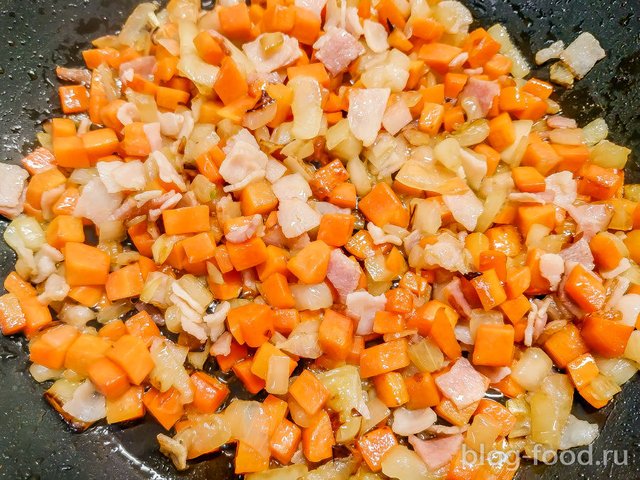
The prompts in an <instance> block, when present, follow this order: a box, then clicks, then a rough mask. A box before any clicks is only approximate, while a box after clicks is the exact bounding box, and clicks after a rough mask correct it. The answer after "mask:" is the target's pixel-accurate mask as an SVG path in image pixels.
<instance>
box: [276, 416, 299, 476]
mask: <svg viewBox="0 0 640 480" xmlns="http://www.w3.org/2000/svg"><path fill="white" fill-rule="evenodd" d="M301 439H302V431H301V430H300V428H299V427H298V426H297V425H296V424H294V423H293V422H290V421H289V420H287V419H286V418H284V419H282V421H281V422H280V424H279V425H278V426H277V427H276V429H275V431H274V432H273V434H272V435H271V438H270V440H269V448H270V451H271V456H272V457H273V458H275V459H276V460H277V461H278V462H280V463H281V464H282V465H287V464H288V463H290V462H291V458H292V457H293V454H294V453H295V452H296V450H297V448H298V445H300V441H301Z"/></svg>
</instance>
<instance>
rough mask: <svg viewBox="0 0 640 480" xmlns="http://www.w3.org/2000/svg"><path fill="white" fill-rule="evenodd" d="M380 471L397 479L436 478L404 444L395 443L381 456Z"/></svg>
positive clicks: (419, 479) (422, 479)
mask: <svg viewBox="0 0 640 480" xmlns="http://www.w3.org/2000/svg"><path fill="white" fill-rule="evenodd" d="M382 473H384V474H385V475H386V476H387V477H389V478H397V479H399V480H431V479H434V478H436V477H435V476H433V474H432V473H431V472H430V471H429V470H428V469H427V466H426V465H425V464H424V462H423V461H422V459H421V458H420V456H419V455H418V454H417V453H416V452H414V451H413V450H409V449H408V448H407V447H405V446H404V445H396V446H394V447H392V448H391V449H389V450H388V451H387V452H386V453H385V454H384V456H383V457H382Z"/></svg>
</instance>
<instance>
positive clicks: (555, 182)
mask: <svg viewBox="0 0 640 480" xmlns="http://www.w3.org/2000/svg"><path fill="white" fill-rule="evenodd" d="M545 184H546V191H545V193H546V192H553V193H554V198H553V203H554V204H555V205H557V206H558V207H560V208H564V209H565V210H569V209H571V207H572V206H573V202H575V200H576V197H577V196H578V184H577V183H576V181H575V180H574V178H573V174H572V173H571V172H568V171H562V172H558V173H554V174H553V175H549V176H548V177H547V178H546V179H545Z"/></svg>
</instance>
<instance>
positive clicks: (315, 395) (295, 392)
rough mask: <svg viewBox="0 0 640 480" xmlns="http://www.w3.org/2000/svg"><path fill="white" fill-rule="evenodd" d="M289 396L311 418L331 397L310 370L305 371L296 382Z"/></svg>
mask: <svg viewBox="0 0 640 480" xmlns="http://www.w3.org/2000/svg"><path fill="white" fill-rule="evenodd" d="M289 395H291V396H292V397H293V398H294V399H295V400H296V402H298V403H299V404H300V406H301V407H302V408H303V409H304V411H305V412H307V414H309V415H311V416H313V415H316V414H317V413H318V412H319V411H320V409H321V408H322V407H323V406H324V404H325V403H326V402H327V400H329V398H330V397H331V394H330V392H329V390H327V388H326V387H325V386H324V385H323V384H322V383H321V382H320V380H318V378H317V377H316V376H315V375H314V374H313V373H311V371H309V370H303V371H302V373H301V374H300V376H299V377H298V378H296V379H295V380H294V382H293V383H292V384H291V386H290V387H289Z"/></svg>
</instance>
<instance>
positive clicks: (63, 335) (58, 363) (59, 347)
mask: <svg viewBox="0 0 640 480" xmlns="http://www.w3.org/2000/svg"><path fill="white" fill-rule="evenodd" d="M78 335H79V332H78V329H77V328H76V327H74V326H72V325H58V326H56V327H52V328H49V329H47V330H46V331H45V332H44V333H43V334H42V335H40V336H39V337H38V338H36V339H34V340H33V341H32V342H31V344H30V345H29V360H31V361H32V362H33V363H37V364H39V365H43V366H45V367H47V368H51V369H54V370H59V369H61V368H62V367H63V366H64V359H65V356H66V355H67V350H68V349H69V347H70V346H71V344H72V343H73V342H74V341H75V339H76V338H77V337H78Z"/></svg>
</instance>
